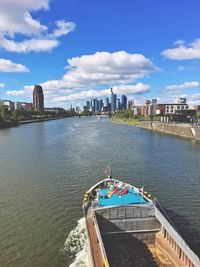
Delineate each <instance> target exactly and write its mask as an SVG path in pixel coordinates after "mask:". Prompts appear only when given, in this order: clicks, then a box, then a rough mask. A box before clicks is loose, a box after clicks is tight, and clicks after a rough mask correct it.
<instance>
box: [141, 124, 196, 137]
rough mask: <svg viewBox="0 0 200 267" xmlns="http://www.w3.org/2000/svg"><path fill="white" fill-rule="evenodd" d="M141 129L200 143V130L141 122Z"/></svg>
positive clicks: (184, 126)
mask: <svg viewBox="0 0 200 267" xmlns="http://www.w3.org/2000/svg"><path fill="white" fill-rule="evenodd" d="M138 126H139V127H142V128H145V129H149V130H152V131H157V132H162V133H167V134H172V135H176V136H181V137H186V138H189V139H194V140H197V141H200V128H198V127H192V126H190V125H177V124H169V123H160V122H149V121H141V122H140V123H139V124H138Z"/></svg>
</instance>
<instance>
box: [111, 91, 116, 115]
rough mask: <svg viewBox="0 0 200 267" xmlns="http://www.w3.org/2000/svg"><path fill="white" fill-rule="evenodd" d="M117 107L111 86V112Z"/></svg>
mask: <svg viewBox="0 0 200 267" xmlns="http://www.w3.org/2000/svg"><path fill="white" fill-rule="evenodd" d="M116 109H117V95H116V94H114V92H113V89H112V88H111V112H115V111H116Z"/></svg>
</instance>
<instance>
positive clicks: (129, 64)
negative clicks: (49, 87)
mask: <svg viewBox="0 0 200 267" xmlns="http://www.w3.org/2000/svg"><path fill="white" fill-rule="evenodd" d="M68 64H69V65H68V67H67V69H68V72H67V73H66V74H65V75H64V77H63V79H62V80H61V81H60V82H59V83H58V86H59V85H60V83H61V86H63V84H65V86H66V88H68V89H70V88H71V89H74V88H79V89H80V88H83V89H84V88H95V87H97V86H98V85H106V86H107V85H110V86H112V85H118V84H120V85H123V84H129V83H131V82H133V81H135V80H137V79H140V78H143V77H145V76H147V75H148V74H150V73H152V72H155V71H158V68H156V67H155V66H154V65H153V63H152V62H151V61H150V60H149V59H148V58H146V57H145V56H143V55H142V54H129V53H127V52H125V51H118V52H114V53H109V52H96V53H95V54H93V55H83V56H81V57H74V58H71V59H69V60H68Z"/></svg>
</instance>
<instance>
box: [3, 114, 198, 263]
mask: <svg viewBox="0 0 200 267" xmlns="http://www.w3.org/2000/svg"><path fill="white" fill-rule="evenodd" d="M199 158H200V145H199V144H195V143H193V142H192V141H188V140H184V139H179V138H176V137H172V136H167V135H162V134H158V133H152V132H150V131H147V130H144V129H140V128H136V127H132V126H126V125H117V124H113V123H110V122H109V121H108V120H107V119H102V120H97V119H96V118H80V119H79V118H70V119H63V120H57V121H50V122H45V123H35V124H29V125H23V126H20V127H18V128H11V129H6V130H1V131H0V159H1V160H0V213H1V220H0V236H1V239H0V266H2V267H4V266H17V267H21V266H27V267H29V266H33V267H34V266H37V267H38V266H41V267H43V266H50V267H51V266H52V267H67V266H69V265H70V263H71V262H72V260H73V257H74V255H76V254H77V253H78V251H75V252H74V254H73V252H70V253H71V254H69V252H67V253H65V252H66V250H65V249H66V243H65V241H66V239H67V238H68V235H69V233H70V232H71V231H72V230H73V229H75V230H74V231H73V233H76V232H77V228H76V225H77V221H78V220H79V219H80V218H81V217H82V211H81V204H82V196H83V193H84V192H85V191H86V190H87V189H88V188H89V187H90V186H92V185H93V184H94V183H95V182H97V180H98V179H100V178H102V176H103V167H104V166H105V164H106V163H110V164H111V165H112V168H113V175H114V176H117V177H118V178H120V179H124V180H125V181H127V182H129V183H131V184H134V185H136V186H142V185H144V186H145V189H146V190H148V191H150V192H151V193H152V195H153V196H156V197H157V198H158V199H159V201H160V202H161V204H162V206H164V207H165V208H166V209H167V210H168V213H169V215H170V217H171V218H172V220H173V222H174V223H175V225H176V226H177V228H178V230H179V231H180V232H181V233H182V234H183V235H184V237H185V239H186V240H187V241H188V242H189V243H190V245H191V247H192V248H193V249H194V250H195V251H196V252H197V253H198V254H199V255H200V253H199V248H200V241H199V240H200V230H199V229H200V201H199V195H200V189H199V188H200V177H199V176H200V175H199V173H200V165H199ZM78 225H80V223H79V224H78ZM78 229H79V226H78ZM67 240H68V239H67ZM66 242H67V241H66ZM64 244H65V245H64ZM79 249H80V246H79ZM83 251H84V250H83ZM83 253H84V252H83ZM80 260H81V255H80V254H79V263H80Z"/></svg>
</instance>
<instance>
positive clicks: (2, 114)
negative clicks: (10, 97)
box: [0, 105, 11, 121]
mask: <svg viewBox="0 0 200 267" xmlns="http://www.w3.org/2000/svg"><path fill="white" fill-rule="evenodd" d="M10 117H11V112H10V111H9V110H8V106H5V105H3V106H0V118H1V119H2V120H3V121H6V120H9V119H10Z"/></svg>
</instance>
